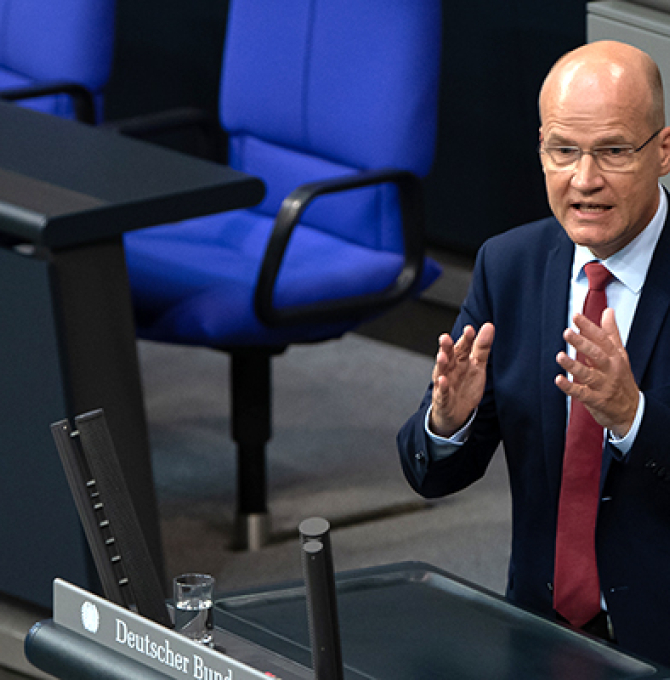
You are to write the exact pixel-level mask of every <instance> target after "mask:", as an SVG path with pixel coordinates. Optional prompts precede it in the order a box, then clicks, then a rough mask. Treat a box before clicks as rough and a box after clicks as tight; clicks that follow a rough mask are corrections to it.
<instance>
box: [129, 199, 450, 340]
mask: <svg viewBox="0 0 670 680" xmlns="http://www.w3.org/2000/svg"><path fill="white" fill-rule="evenodd" d="M272 227H273V220H272V219H271V218H269V217H264V216H259V215H257V214H253V213H249V212H247V211H238V212H234V213H229V214H223V215H211V216H209V217H207V218H198V219H196V220H186V221H184V222H181V223H179V224H177V225H171V226H165V227H157V228H154V229H150V230H141V231H137V232H132V233H130V234H126V237H125V238H126V252H127V256H126V261H127V264H128V272H129V277H130V281H131V289H132V292H133V304H134V308H135V313H136V319H137V324H138V334H139V335H140V336H141V337H143V338H146V339H150V340H156V341H168V342H173V343H182V344H186V345H203V346H205V347H220V348H226V347H244V346H253V347H258V346H268V347H277V346H284V345H288V344H293V343H305V342H317V341H319V340H325V339H329V338H335V337H339V336H341V335H342V334H343V333H345V332H347V331H348V330H351V329H352V328H354V327H355V326H356V325H357V324H358V322H357V321H355V320H353V319H348V320H347V321H344V322H339V323H330V324H328V323H325V324H319V325H317V324H309V325H297V326H289V327H283V328H276V327H272V328H271V327H268V326H266V325H264V324H262V323H261V322H260V321H259V320H258V318H257V316H256V314H255V312H254V300H253V297H254V290H255V286H256V281H257V279H258V272H259V267H260V262H261V259H262V255H263V252H264V250H265V247H266V245H267V242H268V238H269V235H270V232H271V230H272ZM189 263H193V266H191V265H190V264H189ZM402 263H403V257H402V255H400V254H398V253H393V252H388V251H380V250H375V249H372V248H367V247H363V246H360V245H358V244H355V243H350V242H348V241H343V240H342V239H339V238H336V237H334V236H331V235H329V234H327V233H324V232H322V231H320V230H318V229H312V228H310V227H309V226H304V225H301V226H299V227H298V228H297V229H296V230H295V232H294V234H293V237H292V240H291V244H290V245H289V248H288V251H287V253H286V258H285V260H284V265H283V267H284V274H283V275H280V277H279V280H278V283H277V288H276V297H275V304H276V306H278V307H280V308H281V307H284V306H295V305H302V304H308V303H314V302H321V301H323V300H329V299H334V298H335V297H338V298H339V297H348V296H357V295H363V294H367V293H372V292H379V291H381V290H382V289H384V288H385V287H387V286H389V285H391V284H392V283H393V281H394V280H395V279H396V277H397V276H398V273H399V272H400V269H401V267H402ZM438 275H439V268H438V266H437V265H436V264H435V263H434V262H433V261H432V260H428V261H427V264H426V265H425V266H424V271H423V278H422V282H421V288H422V289H423V288H425V287H426V286H427V285H428V284H429V283H432V281H434V280H435V278H437V276H438Z"/></svg>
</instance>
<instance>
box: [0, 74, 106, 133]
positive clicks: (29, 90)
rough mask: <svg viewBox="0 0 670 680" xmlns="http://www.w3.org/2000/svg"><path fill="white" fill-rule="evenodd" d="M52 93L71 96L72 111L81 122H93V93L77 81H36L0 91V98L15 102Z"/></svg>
mask: <svg viewBox="0 0 670 680" xmlns="http://www.w3.org/2000/svg"><path fill="white" fill-rule="evenodd" d="M53 94H65V95H68V96H69V97H71V98H72V100H73V103H74V112H75V116H76V117H77V120H78V121H79V122H81V123H88V124H89V125H94V124H95V102H94V99H93V94H92V93H91V92H90V90H88V89H87V88H85V87H84V86H83V85H81V84H79V83H71V82H69V81H59V82H52V83H36V84H34V85H28V86H26V87H18V88H14V89H11V90H2V91H0V99H4V100H5V101H8V102H16V101H21V100H24V99H36V98H38V97H46V96H48V95H53Z"/></svg>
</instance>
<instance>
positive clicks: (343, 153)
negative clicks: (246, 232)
mask: <svg viewBox="0 0 670 680" xmlns="http://www.w3.org/2000/svg"><path fill="white" fill-rule="evenodd" d="M440 5H441V2H440V0H337V1H333V0H281V2H277V0H231V5H230V13H229V18H228V27H227V32H228V33H227V37H226V43H225V53H224V65H223V69H222V75H221V98H220V113H221V123H222V125H223V127H224V128H225V129H226V130H227V131H228V133H229V136H230V157H229V162H230V164H231V165H232V166H233V167H235V168H236V169H239V170H242V171H244V172H249V173H251V174H255V175H258V176H260V177H262V179H263V180H264V181H265V182H266V184H267V195H266V198H265V200H264V201H263V203H262V204H261V205H260V206H259V207H258V208H257V210H259V211H261V212H263V213H265V214H267V215H274V214H276V212H277V210H278V209H279V206H280V204H281V201H282V200H283V198H284V197H285V196H286V195H287V194H288V193H289V192H290V191H291V190H293V189H294V188H295V187H296V186H298V185H300V184H302V183H305V182H309V181H313V180H319V179H323V178H325V177H332V176H339V175H346V174H351V173H352V172H355V171H358V170H364V169H370V168H380V167H388V166H392V167H396V168H403V169H407V170H411V171H413V172H415V173H417V174H418V175H425V174H426V173H427V172H428V170H429V169H430V165H431V163H432V159H433V152H434V147H435V137H436V127H437V97H438V80H439V63H440V45H441V34H440V31H441V20H440V16H441V8H440ZM303 222H304V223H307V224H308V225H309V226H313V227H316V228H319V229H322V230H324V231H327V232H329V233H334V234H338V235H340V236H341V237H343V238H346V239H349V240H351V241H352V242H354V243H360V244H361V245H365V246H368V247H373V248H377V249H382V250H394V251H397V250H399V249H400V247H401V244H400V242H399V240H400V235H399V229H398V221H397V215H396V209H395V207H394V192H393V190H392V189H391V188H389V187H383V188H377V189H370V190H361V191H359V192H358V195H357V199H356V201H352V200H351V196H347V197H328V198H326V199H322V200H321V201H319V203H317V204H314V205H313V206H312V207H311V208H309V210H308V211H307V212H306V213H305V216H304V220H303ZM373 223H374V224H377V225H379V224H380V223H381V225H382V226H381V228H377V229H376V230H374V231H373V230H371V229H370V228H369V225H370V224H373ZM366 227H367V228H366Z"/></svg>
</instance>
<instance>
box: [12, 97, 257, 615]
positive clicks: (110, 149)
mask: <svg viewBox="0 0 670 680" xmlns="http://www.w3.org/2000/svg"><path fill="white" fill-rule="evenodd" d="M0 131H1V133H0V319H1V322H0V516H1V517H2V518H3V520H2V522H0V545H1V546H2V550H0V591H3V592H5V593H8V594H10V595H14V596H17V597H20V598H23V599H25V600H28V601H30V602H34V603H37V604H40V605H43V606H50V602H51V583H52V580H53V578H54V577H55V576H60V577H62V578H65V579H68V580H70V581H71V582H73V583H77V584H79V585H81V586H82V587H84V588H89V589H91V588H92V581H93V576H92V574H93V569H92V562H91V561H90V560H89V556H88V547H87V545H86V542H85V540H84V535H83V533H82V532H81V530H80V525H79V519H78V516H77V512H76V510H75V507H74V504H73V502H72V497H71V494H70V491H69V489H68V486H67V483H66V481H65V476H64V474H63V471H62V469H61V464H60V460H59V458H58V454H57V452H56V450H55V448H54V444H53V441H52V439H51V433H50V430H49V425H50V423H52V422H55V421H57V420H60V419H62V418H64V417H73V416H74V415H75V414H79V413H83V412H85V411H88V410H91V409H95V408H103V409H104V410H105V413H106V415H107V419H108V422H109V425H110V430H111V432H112V436H113V438H114V441H115V444H116V447H117V451H118V455H119V459H120V462H121V467H122V469H123V471H124V474H125V476H126V478H127V481H128V485H129V487H130V491H131V494H132V496H133V500H134V502H135V504H136V509H137V514H138V516H139V518H140V522H141V523H142V525H143V528H144V530H145V533H146V537H147V541H148V543H149V545H150V549H151V552H152V556H153V557H154V559H155V561H156V562H157V563H158V567H159V570H160V571H161V573H162V564H161V559H162V558H161V547H160V536H159V529H158V518H157V513H156V507H155V500H154V491H153V480H152V477H151V465H150V458H149V446H148V437H147V430H146V422H145V415H144V405H143V400H142V391H141V385H140V376H139V371H138V362H137V351H136V343H135V330H134V323H133V316H132V309H131V303H130V292H129V286H128V280H127V274H126V269H125V261H124V254H123V243H122V236H123V232H125V231H128V230H131V229H137V228H141V227H149V226H152V225H156V224H161V223H163V222H171V221H176V220H180V219H185V218H189V217H195V216H199V215H204V214H209V213H213V212H219V211H223V210H229V209H233V208H239V207H243V206H249V205H253V204H255V203H257V202H258V201H260V200H261V198H262V196H263V193H264V186H263V183H262V182H261V181H260V180H259V179H257V178H253V177H249V176H247V175H244V174H242V173H239V172H235V171H234V170H232V169H230V168H227V167H225V166H220V165H217V164H214V163H209V162H205V161H201V160H197V159H195V158H191V157H189V156H186V155H183V154H179V153H176V152H172V151H168V150H166V149H162V148H159V147H157V146H153V145H150V144H146V143H143V142H140V141H137V140H132V139H128V138H124V137H122V136H121V135H118V134H116V133H114V132H111V131H107V130H103V129H99V128H93V127H88V126H85V125H81V124H79V123H75V122H72V121H66V120H61V119H59V118H55V117H50V116H46V115H43V114H39V113H34V112H32V111H28V110H25V109H21V108H19V107H17V106H14V105H11V104H0Z"/></svg>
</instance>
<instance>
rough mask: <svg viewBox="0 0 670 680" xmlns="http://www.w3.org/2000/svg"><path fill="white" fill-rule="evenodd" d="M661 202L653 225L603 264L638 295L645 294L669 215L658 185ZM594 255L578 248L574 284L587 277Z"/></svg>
mask: <svg viewBox="0 0 670 680" xmlns="http://www.w3.org/2000/svg"><path fill="white" fill-rule="evenodd" d="M659 191H660V200H659V202H658V209H657V210H656V214H655V215H654V217H653V218H652V220H651V222H649V224H648V225H647V227H646V228H645V229H643V230H642V232H640V233H639V234H638V235H637V236H636V237H635V238H634V239H633V240H632V241H631V242H630V243H629V244H628V245H627V246H626V247H625V248H622V249H621V250H619V251H618V252H616V253H614V255H612V256H611V257H608V258H607V259H606V260H603V261H602V263H603V264H604V265H605V266H606V267H607V268H608V269H609V270H610V271H611V272H612V274H613V275H614V276H615V278H616V279H617V280H618V281H621V283H623V285H624V286H626V288H629V289H630V290H631V291H632V292H633V293H635V294H637V293H639V292H640V290H642V286H643V284H644V281H645V279H646V278H647V270H648V269H649V264H650V263H651V258H652V255H653V254H654V250H655V248H656V243H657V242H658V239H659V237H660V235H661V231H663V225H664V224H665V218H666V216H667V214H668V198H667V195H666V193H665V191H664V190H663V188H662V187H661V186H660V185H659ZM594 259H596V258H594V257H593V253H592V252H591V251H590V250H589V249H588V248H587V247H586V246H579V245H576V246H575V257H574V261H573V268H572V272H573V274H572V275H573V281H578V280H580V279H581V278H582V277H586V274H585V273H584V265H585V264H588V263H589V262H593V261H594Z"/></svg>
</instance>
